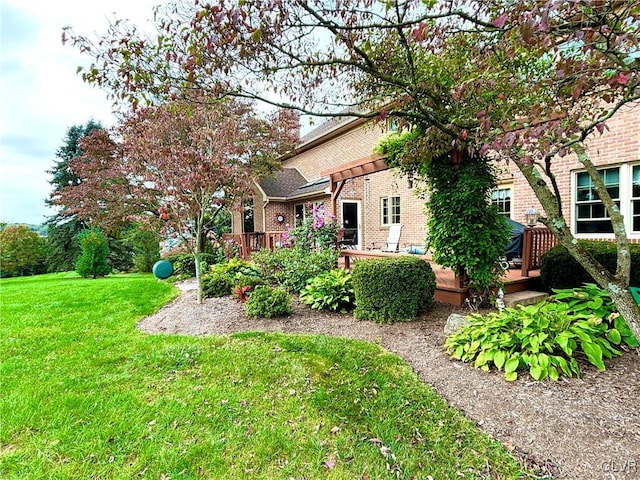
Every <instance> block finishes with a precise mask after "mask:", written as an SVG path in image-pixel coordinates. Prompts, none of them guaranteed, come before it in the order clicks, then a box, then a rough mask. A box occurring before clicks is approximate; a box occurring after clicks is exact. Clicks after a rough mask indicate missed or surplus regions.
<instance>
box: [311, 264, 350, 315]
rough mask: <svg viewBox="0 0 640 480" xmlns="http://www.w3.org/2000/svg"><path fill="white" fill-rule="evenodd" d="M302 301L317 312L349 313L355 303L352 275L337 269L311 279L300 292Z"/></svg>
mask: <svg viewBox="0 0 640 480" xmlns="http://www.w3.org/2000/svg"><path fill="white" fill-rule="evenodd" d="M300 301H302V303H305V304H306V305H309V306H310V307H311V308H313V309H315V310H333V311H334V312H338V311H339V312H341V313H345V312H347V310H349V309H351V308H353V306H354V302H355V295H354V293H353V284H352V282H351V274H350V273H349V272H347V271H346V270H343V269H340V268H336V269H334V270H330V271H328V272H325V273H321V274H320V275H317V276H315V277H313V278H311V279H309V280H308V281H307V285H306V286H305V287H304V288H303V289H302V290H301V291H300Z"/></svg>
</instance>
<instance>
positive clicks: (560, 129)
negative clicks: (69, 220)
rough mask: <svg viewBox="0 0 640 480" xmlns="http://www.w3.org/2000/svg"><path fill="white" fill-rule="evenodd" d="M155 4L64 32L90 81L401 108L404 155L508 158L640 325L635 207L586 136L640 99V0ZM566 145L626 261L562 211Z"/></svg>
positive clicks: (353, 109)
mask: <svg viewBox="0 0 640 480" xmlns="http://www.w3.org/2000/svg"><path fill="white" fill-rule="evenodd" d="M156 14H157V16H156V26H157V27H158V29H159V32H160V33H159V35H158V36H157V37H156V38H144V37H143V36H141V35H140V34H139V32H137V31H136V30H135V28H132V27H130V26H128V25H127V24H126V23H122V22H117V23H114V24H113V26H112V28H111V29H110V30H109V32H108V33H107V34H106V35H104V36H103V37H102V38H99V39H98V40H97V41H96V42H92V41H91V40H90V39H88V38H86V37H82V36H78V35H74V34H73V33H72V32H71V31H69V30H67V31H65V32H64V34H63V37H64V38H63V40H65V41H70V42H71V43H72V44H74V45H75V46H77V47H78V48H80V49H81V50H83V51H85V52H88V54H90V55H93V56H94V58H95V60H96V63H95V65H94V66H92V67H91V68H90V69H88V70H86V71H85V72H84V73H83V76H84V79H85V80H86V81H88V82H90V83H94V84H98V85H101V86H103V87H106V88H107V89H109V90H110V92H111V94H112V95H113V96H114V98H119V99H126V100H128V101H129V102H130V103H132V104H134V105H135V104H138V103H139V102H140V101H141V100H145V99H150V98H154V97H157V96H163V95H172V94H176V92H179V91H181V90H182V89H183V88H184V86H185V85H187V86H189V87H190V88H193V87H198V88H202V89H204V90H206V91H207V92H210V93H212V94H214V95H222V94H232V95H237V96H243V97H250V98H260V99H263V100H264V101H266V102H270V103H278V104H282V105H285V104H289V103H290V104H293V105H295V106H296V108H298V109H299V110H300V111H302V112H308V113H313V114H320V115H338V114H342V115H345V114H351V115H354V116H364V117H371V118H375V117H377V118H386V117H389V116H390V117H396V118H397V119H399V120H400V121H401V122H404V123H405V124H407V125H411V126H413V127H414V128H418V129H419V130H420V133H421V135H420V136H418V137H417V138H415V139H414V140H413V141H412V142H413V143H412V145H411V146H410V147H411V148H408V149H406V150H408V151H411V152H413V153H412V154H411V155H408V156H406V157H405V158H403V159H402V163H403V165H405V167H406V168H407V169H419V166H420V164H423V163H428V162H429V161H430V159H431V158H434V157H435V156H439V155H445V154H447V153H448V152H450V151H451V150H452V149H455V150H460V151H462V152H468V153H471V154H478V155H485V154H489V153H490V154H492V155H494V156H495V158H496V159H509V160H511V161H513V162H514V163H515V164H516V165H517V166H518V168H519V169H520V171H521V172H522V174H523V176H524V177H525V178H526V179H527V181H528V182H529V184H530V185H531V187H532V189H533V191H534V192H535V194H536V196H537V198H538V199H539V201H540V204H541V205H542V207H543V208H544V211H545V215H544V216H543V218H542V219H541V221H542V222H543V223H544V224H545V225H547V226H548V227H549V228H550V229H551V231H553V233H554V234H555V235H556V236H557V237H558V239H559V240H560V242H561V243H562V244H563V245H564V246H565V247H566V248H567V249H568V250H569V252H570V253H571V254H572V255H573V256H574V257H575V258H576V259H577V260H578V261H579V262H580V263H581V264H582V265H583V266H584V267H585V269H586V270H587V271H588V272H589V273H590V274H591V275H592V276H593V278H594V279H595V280H596V282H597V283H598V284H599V285H600V286H601V287H603V288H606V289H607V290H608V292H609V293H610V294H611V296H612V298H613V300H614V302H615V304H616V306H617V307H618V310H619V311H620V312H621V313H622V315H623V316H624V317H625V319H626V320H627V321H628V322H629V324H630V326H631V328H632V329H633V331H634V333H635V334H636V336H639V337H640V308H639V307H638V306H637V305H636V304H635V302H634V301H633V298H632V296H631V294H630V292H629V290H628V286H629V272H630V265H631V264H630V254H629V247H628V241H627V234H626V230H625V223H624V218H623V217H622V215H621V213H620V209H619V208H618V207H617V205H616V204H615V202H614V201H613V200H612V199H611V196H610V195H609V194H608V192H607V189H606V188H605V185H604V184H603V182H602V180H601V178H600V175H599V173H598V171H597V169H596V168H595V166H594V165H593V162H592V160H591V158H590V157H589V153H588V150H587V148H586V142H587V141H588V139H589V138H590V137H592V136H593V135H594V134H597V133H598V132H600V133H602V132H603V131H604V130H606V128H607V127H606V122H607V120H608V119H610V118H611V117H612V116H613V115H614V114H615V113H616V112H618V111H620V110H621V109H623V108H630V106H632V105H634V103H635V104H637V102H638V100H639V99H640V55H639V53H638V52H639V42H640V40H639V39H640V2H639V1H638V0H632V1H606V0H604V1H603V0H580V1H575V2H561V1H557V0H543V1H538V0H523V1H518V2H514V1H512V0H491V1H486V2H478V1H475V0H448V1H445V0H433V1H427V2H425V1H421V0H408V1H402V2H400V1H394V0H387V1H377V2H376V1H373V0H342V1H336V2H327V1H324V0H306V1H291V2H282V1H271V0H243V1H242V2H237V3H236V2H234V1H224V0H222V1H220V2H217V3H213V4H212V3H207V4H201V3H200V2H199V1H197V0H196V1H195V2H193V3H192V4H191V3H189V2H187V1H183V2H176V3H175V4H172V5H169V6H167V7H166V10H158V11H157V12H156ZM265 87H270V88H268V89H266V88H265ZM265 92H268V94H267V93H265ZM274 94H275V95H274ZM277 95H280V96H281V97H280V98H282V99H285V100H280V99H279V98H278V96H277ZM567 153H572V154H573V155H574V156H576V157H577V159H578V160H579V161H580V163H581V164H582V165H583V167H584V169H585V171H586V172H588V174H589V176H590V177H591V181H592V182H593V184H594V188H595V190H596V192H597V194H598V196H599V198H600V199H602V202H603V204H604V206H605V208H606V210H607V212H608V216H609V217H610V218H611V223H612V226H613V231H614V235H615V242H616V245H617V249H618V263H617V269H616V272H615V273H613V274H610V273H609V272H607V270H606V269H605V268H603V267H602V265H600V264H599V263H598V262H597V261H596V260H595V259H594V258H593V256H591V255H590V254H589V253H588V252H587V251H585V250H584V249H583V248H581V246H580V244H578V243H577V242H576V240H575V238H574V236H573V235H572V232H571V229H570V228H569V224H568V222H567V220H566V219H565V217H564V214H563V210H562V199H561V198H560V195H559V188H558V185H557V182H556V178H555V173H554V172H555V171H557V170H556V169H554V166H555V165H556V164H558V163H561V162H563V158H564V156H565V155H566V154H567Z"/></svg>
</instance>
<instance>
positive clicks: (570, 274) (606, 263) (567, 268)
mask: <svg viewBox="0 0 640 480" xmlns="http://www.w3.org/2000/svg"><path fill="white" fill-rule="evenodd" d="M579 243H580V245H582V246H583V247H584V248H585V249H586V250H587V251H589V252H590V253H591V254H592V255H593V256H594V257H595V258H596V260H598V261H599V262H600V263H601V264H602V266H603V267H605V268H606V269H607V270H609V272H611V273H615V271H616V261H617V251H616V244H615V243H613V242H602V241H593V240H580V241H579ZM629 249H630V250H631V278H630V279H629V284H630V285H634V286H635V285H637V286H640V245H636V244H631V245H629ZM540 280H541V282H542V285H543V287H544V288H545V289H547V291H549V292H551V291H552V290H553V289H554V288H573V287H579V286H581V285H582V284H584V283H593V282H594V279H593V278H592V277H591V275H589V274H588V273H587V272H586V271H585V269H584V267H582V266H581V265H580V264H579V263H578V261H577V260H575V259H574V258H573V257H572V256H571V255H570V254H569V252H568V251H567V249H566V248H565V247H564V246H562V245H557V246H555V247H553V248H552V249H550V250H549V251H547V252H546V253H545V254H544V255H543V256H542V261H541V266H540Z"/></svg>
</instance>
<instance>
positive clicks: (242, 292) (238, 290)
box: [233, 285, 251, 303]
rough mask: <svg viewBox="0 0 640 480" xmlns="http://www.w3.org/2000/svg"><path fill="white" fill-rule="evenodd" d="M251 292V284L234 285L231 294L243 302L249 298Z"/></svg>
mask: <svg viewBox="0 0 640 480" xmlns="http://www.w3.org/2000/svg"><path fill="white" fill-rule="evenodd" d="M250 292H251V285H244V286H241V285H236V286H235V287H234V289H233V296H234V297H235V298H236V300H237V301H238V302H239V303H244V302H246V301H247V299H248V298H249V293H250Z"/></svg>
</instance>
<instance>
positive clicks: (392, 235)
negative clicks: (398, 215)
mask: <svg viewBox="0 0 640 480" xmlns="http://www.w3.org/2000/svg"><path fill="white" fill-rule="evenodd" d="M401 232H402V224H398V225H391V226H390V227H389V233H388V235H387V241H386V243H385V244H384V248H376V244H375V242H374V243H373V244H372V245H371V250H380V251H382V252H397V251H398V246H399V244H400V233H401Z"/></svg>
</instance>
